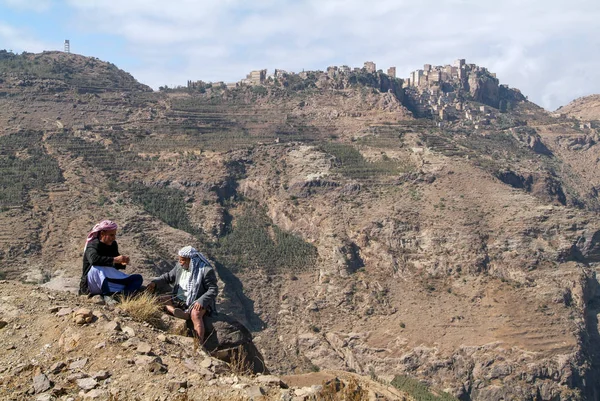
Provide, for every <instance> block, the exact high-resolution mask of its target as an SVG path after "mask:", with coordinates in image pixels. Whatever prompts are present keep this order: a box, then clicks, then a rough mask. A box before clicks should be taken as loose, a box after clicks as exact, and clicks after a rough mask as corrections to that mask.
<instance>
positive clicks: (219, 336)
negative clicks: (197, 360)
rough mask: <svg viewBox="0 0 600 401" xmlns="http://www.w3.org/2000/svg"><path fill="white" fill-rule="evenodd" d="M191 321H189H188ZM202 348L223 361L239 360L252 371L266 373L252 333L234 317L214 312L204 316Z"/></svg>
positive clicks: (266, 370) (267, 371)
mask: <svg viewBox="0 0 600 401" xmlns="http://www.w3.org/2000/svg"><path fill="white" fill-rule="evenodd" d="M190 323H191V322H190ZM204 326H205V330H206V334H205V337H206V339H205V341H204V344H203V345H204V348H205V349H206V350H207V351H208V352H209V353H210V354H211V355H212V356H214V357H216V358H219V359H221V360H223V361H225V362H228V363H232V362H233V361H237V362H238V363H239V362H241V363H242V364H243V365H244V366H246V367H247V368H248V370H250V371H251V372H252V373H255V374H256V373H262V374H268V373H269V370H268V369H267V367H266V366H265V362H264V358H263V356H262V355H261V353H260V351H258V349H257V348H256V346H255V345H254V343H253V342H252V334H251V333H250V331H249V330H248V329H247V328H246V327H244V325H243V324H241V323H240V322H238V321H237V320H236V319H234V318H232V317H230V316H227V315H225V314H218V313H214V314H213V315H211V316H205V317H204Z"/></svg>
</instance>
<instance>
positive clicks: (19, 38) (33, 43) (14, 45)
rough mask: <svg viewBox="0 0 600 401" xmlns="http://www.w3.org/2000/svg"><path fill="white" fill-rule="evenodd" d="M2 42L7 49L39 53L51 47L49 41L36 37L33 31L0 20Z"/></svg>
mask: <svg viewBox="0 0 600 401" xmlns="http://www.w3.org/2000/svg"><path fill="white" fill-rule="evenodd" d="M0 43H2V44H3V46H5V49H7V50H13V51H14V52H17V53H20V52H23V51H28V52H34V53H38V52H41V51H43V50H45V49H48V48H50V45H49V44H48V43H45V42H44V41H41V40H38V39H36V37H35V35H33V34H32V33H30V32H28V31H26V30H23V29H19V28H15V27H14V26H11V25H8V24H4V23H2V22H1V21H0Z"/></svg>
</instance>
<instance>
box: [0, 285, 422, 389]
mask: <svg viewBox="0 0 600 401" xmlns="http://www.w3.org/2000/svg"><path fill="white" fill-rule="evenodd" d="M0 299H1V300H2V303H1V305H0V327H1V328H0V342H1V343H2V352H0V366H2V367H1V368H0V398H2V399H3V400H25V399H34V400H80V399H97V400H108V399H110V400H117V399H119V400H189V399H193V400H200V399H211V400H249V399H252V400H290V401H291V400H309V399H313V398H314V397H320V396H321V395H323V396H325V394H326V393H325V392H327V391H328V387H327V383H329V382H331V383H334V384H335V383H341V384H337V386H338V391H341V393H340V394H343V393H344V391H349V390H343V389H342V388H343V387H348V386H353V387H352V391H353V392H354V393H355V394H356V395H357V396H360V397H362V398H357V399H365V400H366V399H373V400H375V399H377V400H410V399H411V398H410V397H409V396H408V395H406V394H404V393H402V392H399V391H397V390H395V389H393V388H392V387H390V386H388V385H384V384H381V383H378V382H375V381H372V380H369V379H367V378H365V377H362V376H359V375H353V374H349V373H347V372H336V371H327V370H324V371H322V372H319V373H313V374H305V375H296V376H285V377H283V376H282V377H277V376H273V375H251V374H249V372H247V371H244V370H243V366H240V365H239V364H236V363H235V362H234V363H231V364H227V363H225V362H222V361H220V360H219V359H216V358H212V357H210V356H209V355H208V354H207V353H206V352H205V351H203V349H202V348H199V347H198V344H196V343H195V342H194V339H193V338H191V337H185V336H181V335H176V334H172V333H171V332H170V331H169V330H167V329H165V330H163V329H157V328H156V327H154V326H151V325H149V324H148V323H145V322H137V321H135V320H133V319H132V317H131V316H129V315H128V314H127V313H125V312H123V311H122V310H120V309H119V306H118V305H117V306H116V307H115V306H108V305H105V304H102V302H100V301H99V300H98V299H94V298H92V299H88V298H87V297H77V296H75V295H71V294H69V293H66V292H57V291H52V290H47V289H44V288H41V287H37V286H32V285H23V284H19V283H16V282H11V281H2V282H0ZM164 320H165V322H164V323H165V324H169V323H171V324H172V325H173V326H175V324H174V323H177V322H173V321H172V320H170V319H169V318H168V317H167V316H166V315H165V316H164ZM340 385H341V387H340ZM324 386H325V387H324ZM333 387H335V386H333ZM333 387H332V388H333ZM324 388H325V390H323V389H324ZM323 391H325V392H323ZM335 393H336V391H333V392H331V393H328V394H329V395H332V394H333V395H335ZM340 399H341V398H340Z"/></svg>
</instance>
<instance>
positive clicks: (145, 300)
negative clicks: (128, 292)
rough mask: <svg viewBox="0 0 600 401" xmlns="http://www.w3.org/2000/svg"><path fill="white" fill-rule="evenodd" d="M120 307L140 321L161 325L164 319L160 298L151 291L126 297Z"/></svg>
mask: <svg viewBox="0 0 600 401" xmlns="http://www.w3.org/2000/svg"><path fill="white" fill-rule="evenodd" d="M119 308H121V309H122V310H123V311H124V312H126V313H127V314H128V315H129V316H131V318H132V319H133V320H135V321H138V322H147V323H149V324H151V325H153V326H155V327H160V326H161V324H162V320H161V319H160V318H161V316H162V306H161V305H160V303H159V301H158V298H157V297H156V296H154V295H152V294H150V293H147V292H143V293H141V294H138V295H134V296H127V297H124V298H123V300H122V301H121V303H120V305H119Z"/></svg>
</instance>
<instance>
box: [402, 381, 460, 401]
mask: <svg viewBox="0 0 600 401" xmlns="http://www.w3.org/2000/svg"><path fill="white" fill-rule="evenodd" d="M391 384H392V386H394V387H396V388H397V389H398V390H401V391H404V392H406V393H408V394H409V395H410V396H412V397H413V398H414V399H415V400H417V401H458V400H457V399H456V398H455V397H453V396H451V395H450V394H448V393H444V392H443V391H432V389H430V388H429V387H428V386H426V385H425V384H423V383H421V382H420V381H418V380H415V379H412V378H410V377H408V376H396V377H394V380H392V383H391Z"/></svg>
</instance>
